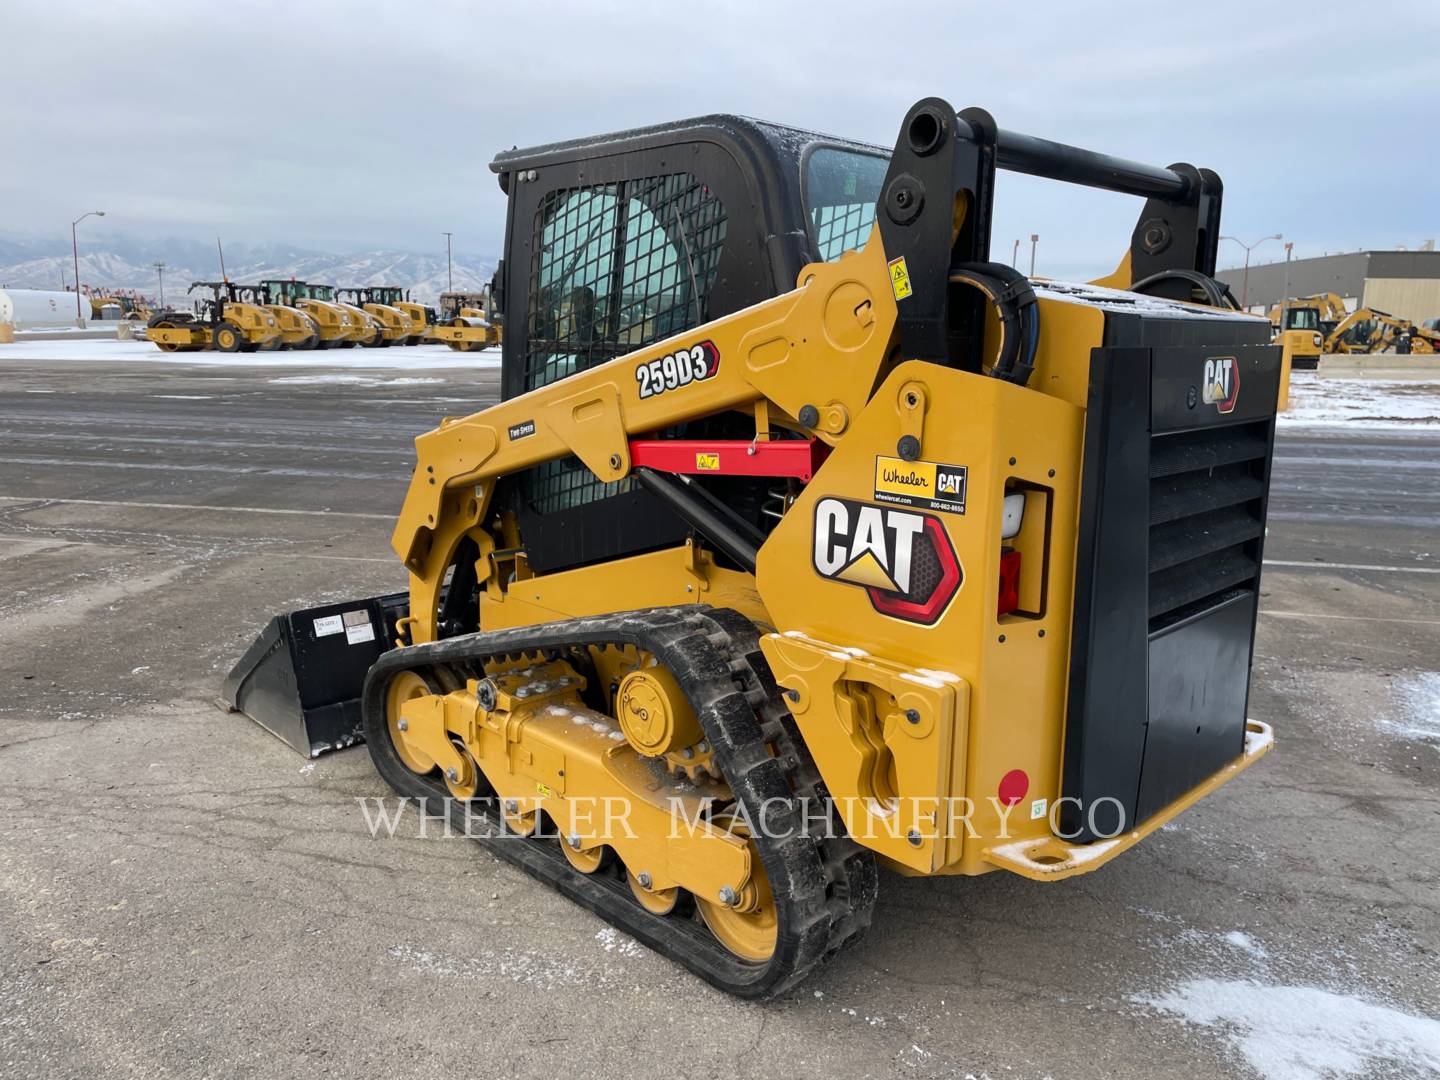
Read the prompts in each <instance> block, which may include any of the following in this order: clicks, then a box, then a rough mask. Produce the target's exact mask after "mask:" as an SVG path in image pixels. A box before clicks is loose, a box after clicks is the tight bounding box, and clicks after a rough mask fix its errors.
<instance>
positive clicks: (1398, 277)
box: [1216, 251, 1440, 322]
mask: <svg viewBox="0 0 1440 1080" xmlns="http://www.w3.org/2000/svg"><path fill="white" fill-rule="evenodd" d="M1216 276H1217V277H1218V278H1219V279H1220V280H1221V281H1223V282H1225V283H1226V284H1227V285H1229V286H1230V288H1231V289H1232V290H1234V292H1235V295H1236V297H1239V296H1240V295H1241V289H1242V285H1243V281H1244V277H1245V272H1244V271H1243V270H1238V269H1237V270H1222V271H1221V272H1220V273H1219V274H1217V275H1216ZM1285 278H1286V271H1285V264H1284V263H1283V262H1276V263H1266V264H1264V265H1263V266H1253V265H1252V266H1251V267H1250V285H1249V297H1248V301H1247V302H1246V303H1247V306H1248V307H1249V308H1250V310H1252V311H1268V310H1269V308H1270V306H1271V305H1272V304H1278V303H1279V302H1280V301H1281V300H1282V299H1285V298H1286V297H1285ZM1289 280H1290V290H1289V298H1291V299H1293V298H1295V297H1297V296H1310V295H1311V294H1313V293H1324V292H1333V293H1338V294H1339V295H1340V296H1342V297H1344V299H1345V303H1346V305H1347V306H1348V307H1349V308H1350V309H1351V310H1352V311H1353V310H1354V309H1355V308H1357V307H1370V308H1375V309H1377V310H1379V311H1386V312H1389V313H1390V314H1391V315H1398V316H1400V317H1401V318H1403V319H1410V320H1411V321H1413V322H1420V321H1422V320H1424V319H1433V318H1436V317H1440V251H1351V252H1346V253H1345V254H1343V255H1325V256H1322V257H1321V258H1318V259H1294V260H1292V261H1291V262H1290V271H1289Z"/></svg>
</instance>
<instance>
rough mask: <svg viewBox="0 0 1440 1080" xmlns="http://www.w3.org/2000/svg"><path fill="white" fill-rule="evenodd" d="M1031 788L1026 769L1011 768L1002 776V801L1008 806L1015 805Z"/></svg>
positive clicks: (1000, 793)
mask: <svg viewBox="0 0 1440 1080" xmlns="http://www.w3.org/2000/svg"><path fill="white" fill-rule="evenodd" d="M1029 790H1030V777H1028V776H1026V775H1025V770H1024V769H1011V770H1010V771H1009V772H1007V773H1006V774H1005V775H1004V776H1002V777H1001V778H1000V790H999V795H1000V801H1001V802H1002V803H1004V804H1005V805H1006V806H1014V805H1015V804H1016V803H1017V802H1019V801H1020V800H1021V799H1023V798H1024V797H1025V793H1026V792H1027V791H1029Z"/></svg>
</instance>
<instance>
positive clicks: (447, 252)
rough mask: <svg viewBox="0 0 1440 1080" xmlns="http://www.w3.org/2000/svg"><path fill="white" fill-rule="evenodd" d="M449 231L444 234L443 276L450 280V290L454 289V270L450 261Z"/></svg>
mask: <svg viewBox="0 0 1440 1080" xmlns="http://www.w3.org/2000/svg"><path fill="white" fill-rule="evenodd" d="M451 235H453V234H451V233H448V232H447V233H446V234H445V276H446V278H447V279H448V280H449V282H450V288H449V291H450V292H454V291H455V270H454V267H453V265H452V263H451V261H450V237H451Z"/></svg>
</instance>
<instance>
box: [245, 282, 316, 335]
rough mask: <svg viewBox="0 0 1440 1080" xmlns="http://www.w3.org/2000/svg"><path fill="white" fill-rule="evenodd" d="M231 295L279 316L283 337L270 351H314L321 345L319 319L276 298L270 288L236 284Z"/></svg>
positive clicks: (278, 322)
mask: <svg viewBox="0 0 1440 1080" xmlns="http://www.w3.org/2000/svg"><path fill="white" fill-rule="evenodd" d="M231 295H233V296H234V297H235V298H236V299H239V300H243V301H245V302H246V303H249V304H255V305H256V306H257V307H263V308H264V309H265V310H266V311H268V312H270V314H272V315H274V316H275V324H276V325H277V326H278V327H279V328H280V336H279V337H278V338H276V339H275V340H274V341H273V342H272V343H271V345H270V346H269V347H270V348H274V349H314V348H317V347H318V346H319V344H320V324H319V323H317V322H316V321H315V317H314V316H313V315H311V314H310V313H309V312H306V311H302V310H300V309H299V308H297V307H292V306H291V305H289V304H286V303H283V302H281V299H280V298H279V297H277V296H274V295H272V291H271V289H270V286H269V285H266V284H263V283H262V284H260V285H235V286H233V287H232V289H231Z"/></svg>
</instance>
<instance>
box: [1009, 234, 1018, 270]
mask: <svg viewBox="0 0 1440 1080" xmlns="http://www.w3.org/2000/svg"><path fill="white" fill-rule="evenodd" d="M1019 261H1020V238H1019V237H1018V236H1017V237H1016V238H1015V246H1014V247H1013V248H1011V249H1010V266H1011V267H1012V268H1013V269H1016V270H1018V269H1020V268H1019V267H1018V266H1016V265H1015V264H1016V263H1018V262H1019Z"/></svg>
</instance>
